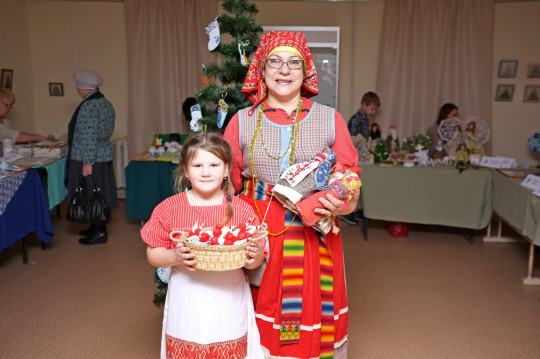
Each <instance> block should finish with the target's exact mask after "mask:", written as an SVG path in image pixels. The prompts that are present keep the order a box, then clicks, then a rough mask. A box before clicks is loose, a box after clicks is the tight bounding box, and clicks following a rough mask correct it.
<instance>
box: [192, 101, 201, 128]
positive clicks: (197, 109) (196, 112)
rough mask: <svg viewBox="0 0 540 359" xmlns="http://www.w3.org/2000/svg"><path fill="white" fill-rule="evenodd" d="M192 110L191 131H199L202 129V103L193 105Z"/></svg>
mask: <svg viewBox="0 0 540 359" xmlns="http://www.w3.org/2000/svg"><path fill="white" fill-rule="evenodd" d="M190 111H191V121H189V126H190V127H191V131H193V132H199V131H200V130H201V124H200V120H201V118H202V111H201V105H199V104H196V105H193V106H191V108H190Z"/></svg>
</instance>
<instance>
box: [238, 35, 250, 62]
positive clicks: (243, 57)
mask: <svg viewBox="0 0 540 359" xmlns="http://www.w3.org/2000/svg"><path fill="white" fill-rule="evenodd" d="M248 45H249V40H246V41H240V40H238V52H239V54H240V63H241V64H242V66H244V67H249V60H248V58H247V56H246V50H245V47H246V46H248Z"/></svg>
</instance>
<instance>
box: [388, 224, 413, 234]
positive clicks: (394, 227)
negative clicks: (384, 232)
mask: <svg viewBox="0 0 540 359" xmlns="http://www.w3.org/2000/svg"><path fill="white" fill-rule="evenodd" d="M386 229H388V232H389V233H390V235H391V236H392V237H407V236H408V235H409V224H408V223H403V222H386Z"/></svg>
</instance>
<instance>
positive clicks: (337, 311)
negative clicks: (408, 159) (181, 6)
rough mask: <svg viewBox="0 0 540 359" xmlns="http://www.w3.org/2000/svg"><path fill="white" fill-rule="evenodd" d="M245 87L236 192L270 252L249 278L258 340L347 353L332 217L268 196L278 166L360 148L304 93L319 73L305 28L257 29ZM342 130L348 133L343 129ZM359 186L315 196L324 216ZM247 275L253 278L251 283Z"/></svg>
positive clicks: (333, 114)
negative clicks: (324, 228)
mask: <svg viewBox="0 0 540 359" xmlns="http://www.w3.org/2000/svg"><path fill="white" fill-rule="evenodd" d="M242 92H243V93H244V94H246V96H247V97H248V98H249V99H250V100H251V101H252V102H253V106H252V107H251V108H246V109H243V110H240V111H239V112H238V113H237V114H236V115H235V116H234V117H233V118H232V120H231V122H230V123H229V125H228V127H227V129H226V131H225V135H224V137H225V139H226V140H227V141H229V143H230V144H231V145H232V147H233V150H234V157H233V164H232V173H231V177H232V180H233V183H234V189H235V192H241V194H240V198H242V199H244V200H245V201H247V202H248V203H250V204H251V205H252V206H253V207H254V208H255V211H256V212H257V213H258V215H259V216H260V217H261V219H264V221H265V222H266V223H267V224H268V230H269V242H270V256H269V259H268V262H267V264H266V269H265V271H264V274H263V275H262V280H260V283H256V284H259V286H258V287H252V290H253V293H254V300H255V312H256V319H257V325H258V327H259V332H260V334H261V344H262V346H263V350H264V351H265V355H266V357H267V358H318V357H321V358H346V356H347V326H348V306H347V296H346V286H345V273H344V263H343V249H342V243H341V237H340V233H339V228H338V227H337V221H335V226H336V227H335V228H334V230H332V231H330V232H329V233H328V234H327V235H326V236H325V235H323V234H320V233H318V232H316V231H315V230H314V229H313V228H312V227H306V226H304V225H303V224H302V221H301V220H300V218H299V217H298V216H296V215H295V214H294V213H293V212H290V211H288V210H286V209H285V208H284V207H283V205H282V204H281V203H280V202H279V201H278V200H277V199H275V198H274V199H273V198H272V196H271V189H272V187H273V185H274V184H276V182H277V181H278V179H279V176H280V173H281V172H282V171H283V170H285V169H286V168H288V167H289V166H290V165H291V164H294V163H298V162H303V161H306V160H309V159H311V158H314V157H315V156H316V154H317V153H318V152H320V151H322V150H323V149H324V148H325V147H330V148H331V149H332V150H333V151H334V152H335V154H336V156H337V161H338V162H340V163H341V164H342V165H343V167H344V169H348V168H354V167H355V166H356V165H357V163H358V154H357V152H356V150H355V147H354V145H353V143H352V141H351V138H350V136H349V135H348V130H347V125H346V123H345V121H344V120H343V117H342V116H341V114H339V113H338V112H337V111H336V110H335V109H333V108H331V107H328V106H325V105H321V104H318V103H316V102H313V101H311V100H309V97H312V96H315V95H317V94H318V92H319V89H318V77H317V72H316V69H315V65H314V63H313V59H312V56H311V53H310V50H309V48H308V46H307V41H306V39H305V37H304V35H303V34H302V33H296V32H279V31H272V32H270V33H267V34H264V35H263V36H262V38H261V41H260V44H259V47H258V49H257V51H256V53H255V56H254V58H253V61H252V62H251V65H250V68H249V71H248V74H247V76H246V80H245V82H244V85H243V88H242ZM344 134H347V135H346V136H345V135H344ZM358 197H359V194H358V193H356V194H355V195H354V196H353V198H352V199H351V200H350V201H349V202H348V205H347V206H346V207H345V208H344V201H343V200H340V199H337V198H336V197H334V196H332V195H328V196H327V197H326V198H322V199H320V202H321V203H322V204H323V206H324V208H316V209H314V212H315V213H317V214H320V215H322V216H325V217H333V218H335V217H337V216H339V215H342V214H348V213H351V212H352V211H353V210H354V209H355V208H356V203H357V201H358ZM252 284H253V282H252Z"/></svg>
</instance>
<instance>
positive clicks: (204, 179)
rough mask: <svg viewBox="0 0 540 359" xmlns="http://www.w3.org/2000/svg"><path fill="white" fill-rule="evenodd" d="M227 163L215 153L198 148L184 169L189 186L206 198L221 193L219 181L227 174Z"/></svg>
mask: <svg viewBox="0 0 540 359" xmlns="http://www.w3.org/2000/svg"><path fill="white" fill-rule="evenodd" d="M228 170H229V165H228V164H226V163H225V162H223V160H221V159H219V157H217V156H216V155H214V154H212V153H210V152H208V151H205V150H201V149H199V150H198V151H197V153H196V154H195V157H194V158H193V160H192V161H191V163H190V164H189V165H188V166H187V168H185V169H184V176H185V177H186V178H187V179H189V181H190V182H191V188H192V190H193V191H195V192H196V193H197V194H198V195H199V196H201V197H204V198H206V199H209V198H211V197H212V196H215V195H221V194H222V193H221V183H222V182H223V179H224V178H225V177H226V176H227V174H228Z"/></svg>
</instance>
